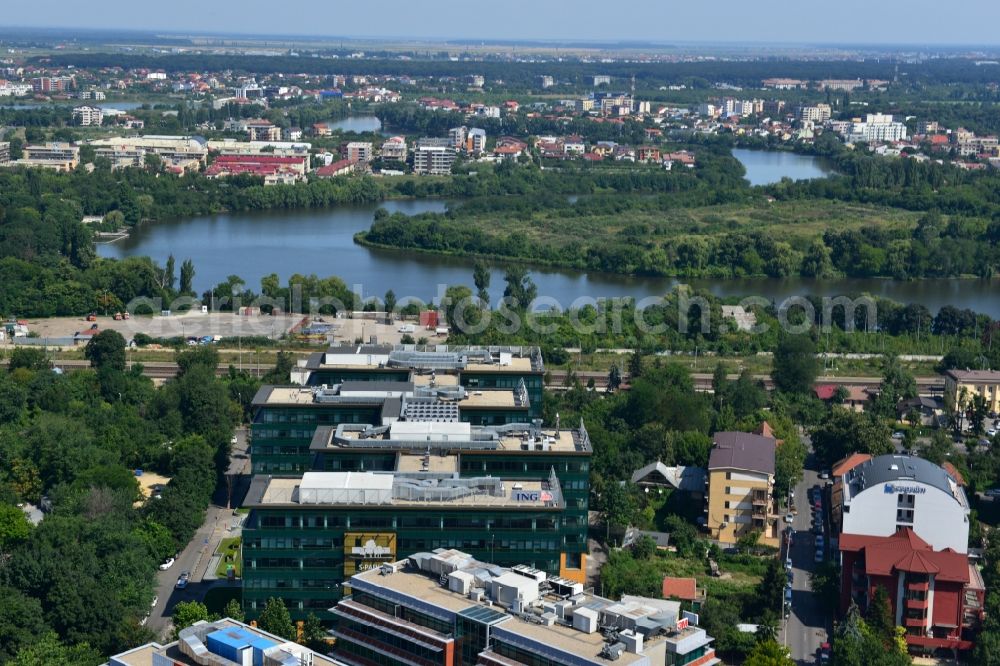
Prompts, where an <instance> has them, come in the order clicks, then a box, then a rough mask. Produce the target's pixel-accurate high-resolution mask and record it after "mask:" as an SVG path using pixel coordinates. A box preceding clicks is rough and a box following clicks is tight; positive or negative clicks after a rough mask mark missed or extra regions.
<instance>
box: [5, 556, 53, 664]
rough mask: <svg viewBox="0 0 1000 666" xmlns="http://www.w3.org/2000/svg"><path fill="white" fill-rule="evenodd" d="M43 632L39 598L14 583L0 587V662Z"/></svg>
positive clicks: (36, 639)
mask: <svg viewBox="0 0 1000 666" xmlns="http://www.w3.org/2000/svg"><path fill="white" fill-rule="evenodd" d="M0 550H2V549H0ZM46 632H47V628H46V625H45V620H44V619H43V613H42V605H41V604H40V603H39V602H38V599H35V598H34V597H29V596H27V595H26V594H24V593H23V592H21V591H20V590H18V589H15V588H13V587H0V663H7V662H8V661H9V660H10V659H11V658H13V657H14V655H15V654H17V653H18V652H19V651H21V650H23V649H25V648H27V647H28V646H30V645H33V644H35V643H36V642H38V641H39V640H40V639H41V638H42V637H43V636H45V634H46Z"/></svg>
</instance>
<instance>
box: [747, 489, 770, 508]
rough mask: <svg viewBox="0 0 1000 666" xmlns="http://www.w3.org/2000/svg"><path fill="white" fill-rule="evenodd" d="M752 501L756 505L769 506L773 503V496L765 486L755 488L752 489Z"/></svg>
mask: <svg viewBox="0 0 1000 666" xmlns="http://www.w3.org/2000/svg"><path fill="white" fill-rule="evenodd" d="M750 502H751V503H752V504H753V505H754V506H755V507H757V506H763V507H767V505H768V504H770V503H771V498H770V496H769V495H768V493H767V490H765V489H763V488H754V489H753V490H751V491H750Z"/></svg>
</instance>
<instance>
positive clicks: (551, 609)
mask: <svg viewBox="0 0 1000 666" xmlns="http://www.w3.org/2000/svg"><path fill="white" fill-rule="evenodd" d="M350 587H351V595H350V596H349V597H347V598H345V599H343V600H342V601H341V602H340V603H339V604H337V606H336V607H335V608H333V609H332V614H333V616H334V628H333V630H332V632H331V633H332V635H333V637H334V638H335V639H336V643H335V644H334V649H333V652H332V655H333V656H334V657H335V658H337V659H339V660H341V661H343V662H345V663H348V664H354V665H357V666H361V665H363V664H372V663H380V664H392V665H397V664H398V665H402V664H421V665H425V666H433V665H441V666H453V665H464V664H481V665H483V666H519V665H521V664H527V665H531V666H588V665H596V664H606V663H608V662H609V661H614V662H617V663H619V664H622V665H623V666H664V665H669V666H674V665H679V664H686V665H690V666H712V665H713V664H718V663H720V660H719V659H717V658H716V657H715V650H714V648H713V647H712V641H713V640H714V639H713V638H712V637H710V636H708V635H707V634H706V633H705V631H704V630H703V629H701V628H699V627H698V626H697V617H696V616H694V615H692V614H690V613H684V614H683V616H682V613H681V612H680V603H678V602H674V601H666V600H663V599H647V598H642V597H625V598H623V599H622V600H621V601H619V602H614V601H611V600H609V599H604V598H601V597H598V596H595V595H593V594H588V593H586V592H584V589H583V585H582V584H580V583H579V582H575V581H571V580H566V579H564V578H559V577H554V576H548V575H546V574H545V572H543V571H539V570H538V569H536V568H534V567H530V566H525V565H514V566H512V567H511V568H504V567H500V566H496V565H495V564H487V563H485V562H483V561H477V560H476V559H474V558H472V557H470V556H469V555H468V554H466V553H463V552H458V551H454V550H437V551H434V552H423V553H417V554H414V555H411V556H410V557H409V558H407V559H406V560H402V561H398V562H397V561H390V562H386V563H383V564H381V565H380V566H378V567H375V568H373V569H371V570H369V571H364V572H361V573H358V574H357V575H355V576H354V577H353V578H352V579H351V581H350Z"/></svg>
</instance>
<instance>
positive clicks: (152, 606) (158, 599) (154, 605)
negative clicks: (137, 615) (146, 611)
mask: <svg viewBox="0 0 1000 666" xmlns="http://www.w3.org/2000/svg"><path fill="white" fill-rule="evenodd" d="M159 601H160V598H159V597H153V603H151V604H149V607H150V608H156V604H157V603H159Z"/></svg>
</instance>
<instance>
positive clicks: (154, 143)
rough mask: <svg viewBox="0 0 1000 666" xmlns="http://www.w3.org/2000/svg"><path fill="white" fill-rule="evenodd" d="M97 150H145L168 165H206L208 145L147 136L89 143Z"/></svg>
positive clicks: (190, 139) (188, 138)
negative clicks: (192, 163) (195, 163)
mask: <svg viewBox="0 0 1000 666" xmlns="http://www.w3.org/2000/svg"><path fill="white" fill-rule="evenodd" d="M88 144H89V145H91V146H93V147H94V148H96V149H100V148H114V149H116V150H120V151H130V150H139V149H141V150H144V151H146V152H147V153H152V154H154V155H159V156H160V159H161V160H163V162H164V163H165V164H167V165H171V164H188V163H190V162H191V161H192V160H194V161H197V162H198V164H204V163H205V158H206V157H207V156H208V145H207V144H206V142H205V140H204V139H202V138H201V137H192V136H169V135H155V134H147V135H145V136H130V137H110V138H107V139H94V140H93V141H89V142H88Z"/></svg>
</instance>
